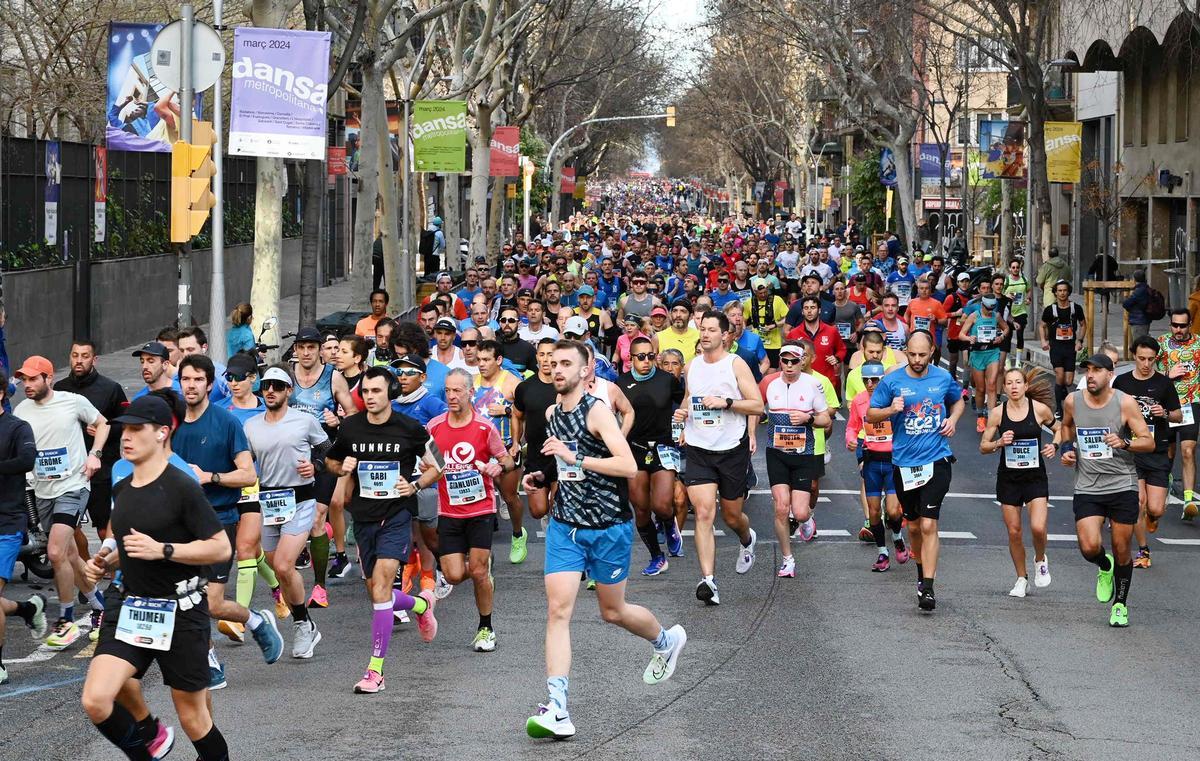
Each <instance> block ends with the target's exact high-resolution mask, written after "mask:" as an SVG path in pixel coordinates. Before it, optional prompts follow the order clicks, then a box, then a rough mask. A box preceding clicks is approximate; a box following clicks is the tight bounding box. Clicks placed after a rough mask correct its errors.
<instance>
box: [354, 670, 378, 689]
mask: <svg viewBox="0 0 1200 761" xmlns="http://www.w3.org/2000/svg"><path fill="white" fill-rule="evenodd" d="M384 689H385V688H384V686H383V674H380V673H379V672H378V671H370V670H368V671H367V673H365V674H363V678H362V679H360V680H358V684H356V685H354V694H356V695H374V694H375V693H377V692H383V691H384Z"/></svg>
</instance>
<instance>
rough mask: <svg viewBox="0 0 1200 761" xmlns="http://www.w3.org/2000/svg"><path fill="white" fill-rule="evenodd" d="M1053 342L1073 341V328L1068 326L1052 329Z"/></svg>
mask: <svg viewBox="0 0 1200 761" xmlns="http://www.w3.org/2000/svg"><path fill="white" fill-rule="evenodd" d="M1054 340H1056V341H1074V340H1075V328H1073V327H1071V326H1070V325H1058V326H1056V327H1055V328H1054Z"/></svg>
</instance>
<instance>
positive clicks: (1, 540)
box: [0, 531, 25, 582]
mask: <svg viewBox="0 0 1200 761" xmlns="http://www.w3.org/2000/svg"><path fill="white" fill-rule="evenodd" d="M23 544H25V534H24V533H23V532H21V531H18V532H17V533H15V534H0V581H5V582H9V581H12V575H13V569H15V568H16V567H17V556H18V555H20V554H21V546H22V545H23Z"/></svg>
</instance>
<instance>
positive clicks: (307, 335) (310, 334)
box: [292, 328, 321, 344]
mask: <svg viewBox="0 0 1200 761" xmlns="http://www.w3.org/2000/svg"><path fill="white" fill-rule="evenodd" d="M292 343H293V344H319V343H321V331H319V330H317V329H316V328H300V329H299V330H297V331H296V339H295V340H294V341H292Z"/></svg>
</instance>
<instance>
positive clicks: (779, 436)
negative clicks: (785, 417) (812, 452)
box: [771, 424, 808, 452]
mask: <svg viewBox="0 0 1200 761" xmlns="http://www.w3.org/2000/svg"><path fill="white" fill-rule="evenodd" d="M773 428H774V433H773V435H772V437H771V447H772V448H774V449H783V450H787V451H789V452H803V451H804V450H805V449H806V448H807V445H808V426H806V425H779V424H775V425H774V426H773Z"/></svg>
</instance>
